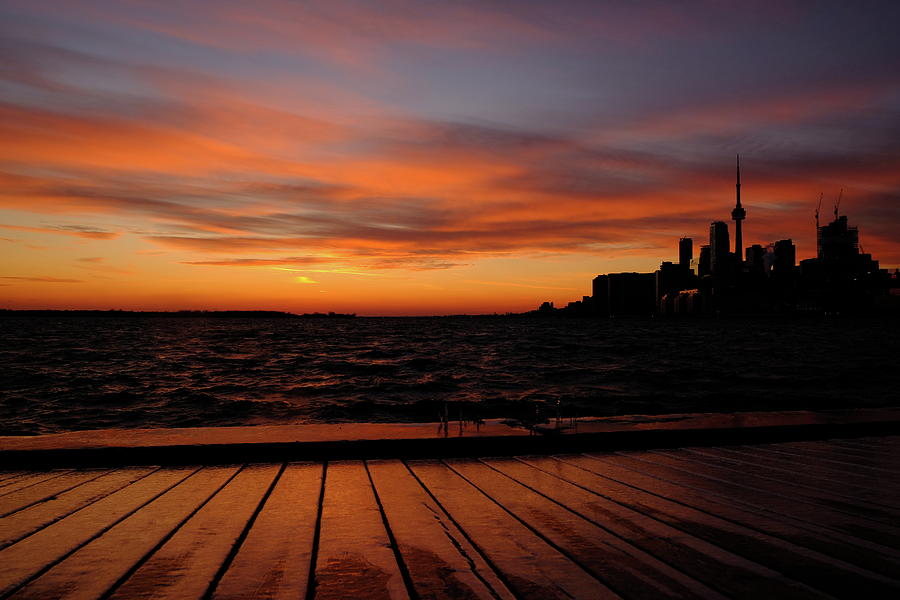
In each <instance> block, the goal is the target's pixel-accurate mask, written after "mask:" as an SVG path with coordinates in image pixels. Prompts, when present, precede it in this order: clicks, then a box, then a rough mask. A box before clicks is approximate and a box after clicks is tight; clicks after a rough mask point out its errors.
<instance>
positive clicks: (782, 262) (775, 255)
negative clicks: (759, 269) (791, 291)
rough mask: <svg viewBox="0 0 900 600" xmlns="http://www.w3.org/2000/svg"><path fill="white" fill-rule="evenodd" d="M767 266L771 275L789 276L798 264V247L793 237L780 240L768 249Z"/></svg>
mask: <svg viewBox="0 0 900 600" xmlns="http://www.w3.org/2000/svg"><path fill="white" fill-rule="evenodd" d="M767 250H768V251H767V256H766V267H767V270H768V271H769V273H770V275H774V276H779V277H787V276H788V275H790V273H791V271H793V269H794V266H795V265H796V264H797V248H796V247H795V246H794V242H793V241H792V240H791V239H786V240H778V241H777V242H775V243H774V244H771V245H770V246H769V247H768V249H767Z"/></svg>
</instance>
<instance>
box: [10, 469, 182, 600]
mask: <svg viewBox="0 0 900 600" xmlns="http://www.w3.org/2000/svg"><path fill="white" fill-rule="evenodd" d="M199 470H200V469H197V471H199ZM197 471H194V472H193V473H189V474H188V475H185V477H184V479H181V480H179V481H177V482H175V483H173V484H172V485H170V486H169V487H167V488H166V489H164V490H163V491H161V492H159V493H158V494H156V495H155V496H153V497H152V498H150V499H149V500H147V501H146V502H144V503H143V504H141V505H140V506H138V507H136V508H135V509H134V510H131V511H129V512H128V513H127V514H125V515H123V516H122V517H120V518H119V519H116V520H115V521H114V522H112V523H110V524H109V525H108V526H106V527H104V528H102V529H101V530H100V531H98V532H97V533H95V534H94V535H92V536H91V537H89V538H88V539H86V540H85V541H84V542H82V543H81V544H78V545H77V546H76V547H75V548H73V549H72V550H70V551H68V552H66V553H65V554H63V555H62V556H61V557H59V558H58V559H57V560H55V561H53V562H52V563H50V564H49V565H46V566H44V567H43V568H42V569H40V570H39V571H38V572H36V573H35V574H34V575H32V576H31V577H26V578H25V580H23V581H22V582H21V583H19V585H17V586H16V587H14V588H12V589H10V591H9V592H7V593H6V594H5V595H3V598H9V597H10V596H12V595H13V594H15V593H16V592H18V591H19V590H21V589H22V588H23V587H25V586H26V585H28V584H29V583H31V582H32V581H34V580H35V579H37V578H38V577H40V576H41V575H43V574H44V573H46V572H47V571H49V570H50V569H52V568H53V567H55V566H56V565H58V564H59V563H61V562H62V561H64V560H66V559H67V558H69V557H70V556H72V555H73V554H75V553H76V552H78V551H79V550H81V549H82V548H84V547H85V546H87V545H88V544H90V543H91V542H93V541H94V540H96V539H97V538H98V537H100V536H101V535H103V534H104V533H106V532H107V531H109V530H110V529H112V528H113V527H115V526H116V525H118V524H119V523H121V522H122V521H124V520H125V519H127V518H128V517H130V516H131V515H133V514H134V513H136V512H138V511H139V510H141V509H142V508H144V507H145V506H147V505H148V504H150V503H151V502H153V501H154V500H156V499H157V498H159V497H160V496H162V495H163V494H165V493H166V492H168V491H169V490H171V489H172V488H174V487H175V486H176V485H179V484H180V483H182V482H183V481H184V480H185V479H187V478H188V477H190V476H191V475H193V474H194V473H196V472H197ZM129 485H133V483H132V484H129ZM125 487H128V486H125ZM123 489H124V488H123Z"/></svg>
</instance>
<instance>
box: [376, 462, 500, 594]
mask: <svg viewBox="0 0 900 600" xmlns="http://www.w3.org/2000/svg"><path fill="white" fill-rule="evenodd" d="M367 466H368V468H369V473H370V475H371V477H372V481H373V484H374V486H375V490H376V493H377V495H378V498H379V500H380V502H381V506H382V509H383V510H384V513H385V516H386V518H387V521H388V524H389V526H390V528H391V532H392V533H393V535H394V539H395V540H396V542H397V547H398V549H399V550H400V554H401V555H402V556H403V561H404V563H405V564H406V567H407V569H408V571H409V575H410V580H411V581H412V585H413V588H414V589H415V591H416V594H418V597H419V598H422V599H437V598H447V597H450V598H471V599H476V598H479V599H485V600H488V599H508V600H512V599H513V598H514V596H513V595H512V592H510V591H509V590H508V589H507V587H506V585H505V584H504V583H503V582H502V581H501V580H500V579H499V578H498V577H497V574H496V573H495V572H494V571H493V569H492V568H491V567H490V565H489V564H488V563H487V562H486V561H485V559H484V558H483V557H482V556H481V555H480V554H479V553H478V551H477V550H475V548H474V547H473V546H472V544H471V543H470V542H469V540H467V539H466V537H465V535H464V534H463V533H462V532H461V531H460V530H459V528H458V527H457V526H456V524H455V523H454V522H453V520H452V519H451V518H450V517H449V516H448V515H447V513H445V512H444V511H443V510H442V509H441V507H440V506H439V505H438V504H437V503H436V502H435V501H434V499H432V498H431V497H430V496H429V495H428V493H427V492H426V491H425V490H424V489H423V488H422V486H421V485H419V482H418V481H417V480H416V479H415V478H414V477H413V476H412V474H411V473H410V472H409V469H407V467H406V465H405V464H403V463H402V462H400V461H399V460H389V461H370V462H368V463H367Z"/></svg>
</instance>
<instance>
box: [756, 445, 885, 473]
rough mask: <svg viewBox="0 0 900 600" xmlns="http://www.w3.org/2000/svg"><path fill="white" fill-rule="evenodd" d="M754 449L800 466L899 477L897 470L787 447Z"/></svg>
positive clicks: (757, 447) (760, 447) (758, 447)
mask: <svg viewBox="0 0 900 600" xmlns="http://www.w3.org/2000/svg"><path fill="white" fill-rule="evenodd" d="M753 449H754V450H755V451H756V452H765V453H770V454H781V455H784V456H789V457H791V458H792V460H794V461H796V462H797V463H799V464H811V465H820V464H822V463H828V464H829V465H830V466H831V468H833V469H835V470H838V471H855V470H857V469H858V470H863V471H870V472H872V473H881V474H882V475H883V476H884V477H896V475H897V471H896V469H887V468H883V467H880V466H874V465H865V464H854V463H852V462H849V461H847V460H839V459H835V458H832V457H830V456H829V455H827V454H824V453H813V452H809V451H803V452H801V451H797V450H793V451H791V450H788V449H787V448H785V447H778V446H753Z"/></svg>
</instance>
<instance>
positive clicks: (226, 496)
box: [109, 465, 280, 600]
mask: <svg viewBox="0 0 900 600" xmlns="http://www.w3.org/2000/svg"><path fill="white" fill-rule="evenodd" d="M279 470H280V465H250V466H247V467H245V468H244V469H243V470H241V471H240V472H239V473H238V474H237V475H235V476H234V478H233V479H231V480H230V481H229V482H228V483H227V484H226V485H225V487H223V488H222V489H221V490H219V491H218V492H217V493H215V495H213V496H212V498H210V499H209V501H208V502H206V503H205V504H203V505H202V506H201V508H200V510H198V511H197V512H196V514H194V515H192V516H191V517H190V518H189V519H188V521H187V522H186V523H184V525H182V526H181V527H180V528H178V529H177V530H176V531H175V533H174V535H173V536H172V537H171V538H169V539H168V540H166V542H165V543H164V544H163V545H162V546H161V547H160V548H159V549H157V550H156V551H154V552H153V554H152V555H150V556H149V557H148V558H147V560H146V561H145V562H144V563H143V564H141V565H140V567H138V569H137V570H136V571H135V572H134V573H132V574H131V575H129V576H128V579H126V580H125V582H124V583H122V585H121V586H119V587H118V588H117V589H116V590H115V591H114V592H113V593H112V595H110V596H109V598H110V600H116V599H125V598H172V599H176V598H177V599H179V600H190V599H196V600H199V599H200V598H202V597H204V594H206V592H207V590H208V589H209V588H210V586H211V585H212V584H213V579H214V577H216V575H217V574H218V573H219V570H220V567H221V566H222V565H223V564H224V562H225V560H226V559H227V558H228V555H229V553H231V551H232V549H233V548H234V545H235V543H236V542H237V541H238V538H239V537H240V536H241V533H242V532H243V531H244V527H245V526H246V525H247V523H248V521H249V520H250V517H251V516H252V515H253V513H254V512H255V510H256V508H257V507H258V506H259V503H260V501H261V500H262V498H263V496H264V495H265V493H266V491H267V490H268V489H269V487H270V486H271V485H272V483H273V481H274V479H275V476H276V475H277V474H278V472H279Z"/></svg>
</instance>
